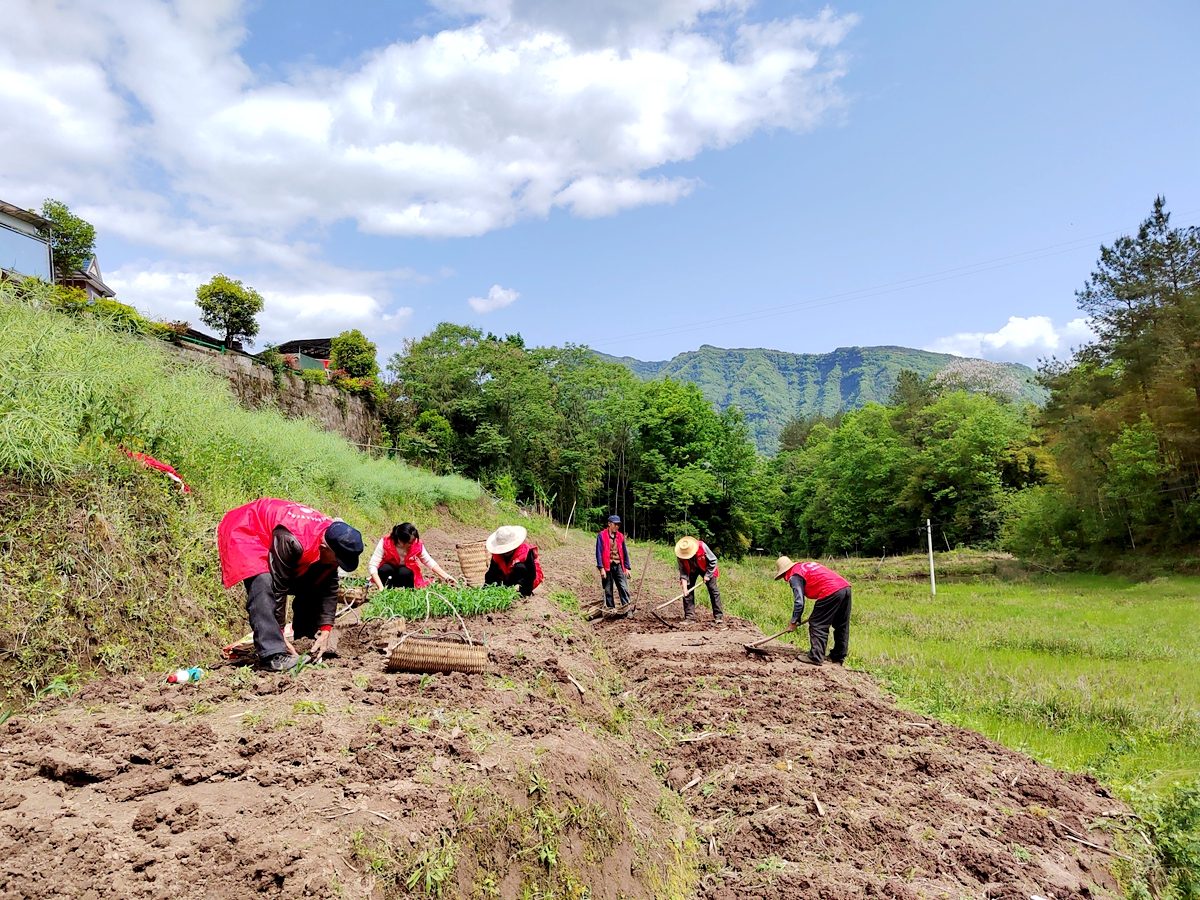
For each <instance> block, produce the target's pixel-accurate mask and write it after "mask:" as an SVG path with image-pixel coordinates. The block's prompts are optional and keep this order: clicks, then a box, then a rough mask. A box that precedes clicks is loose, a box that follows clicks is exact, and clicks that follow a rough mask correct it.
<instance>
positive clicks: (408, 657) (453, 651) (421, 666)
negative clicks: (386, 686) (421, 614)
mask: <svg viewBox="0 0 1200 900" xmlns="http://www.w3.org/2000/svg"><path fill="white" fill-rule="evenodd" d="M487 658H488V652H487V647H484V646H481V645H479V644H472V643H470V642H469V641H468V640H467V639H466V638H464V637H463V636H462V635H461V634H455V633H453V632H451V633H448V634H439V635H425V634H406V635H404V637H402V638H401V639H400V643H398V644H397V645H396V646H394V647H393V648H392V651H391V653H389V654H388V665H387V667H388V671H389V672H420V673H423V674H443V673H446V672H466V673H467V674H468V675H479V674H481V673H482V672H483V671H484V670H485V669H486V668H487Z"/></svg>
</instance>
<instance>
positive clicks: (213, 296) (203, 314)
mask: <svg viewBox="0 0 1200 900" xmlns="http://www.w3.org/2000/svg"><path fill="white" fill-rule="evenodd" d="M196 306H198V307H200V318H201V319H202V320H203V321H204V324H205V325H208V326H209V327H210V328H215V329H217V331H219V332H221V333H223V334H224V335H225V338H224V342H225V347H226V349H228V348H230V347H232V346H233V342H234V339H235V338H239V337H245V338H252V337H254V336H255V335H256V334H258V321H257V320H256V319H255V316H257V315H258V314H259V313H260V312H262V308H263V298H262V295H261V294H259V292H258V291H256V290H255V289H254V288H252V287H246V286H245V285H244V284H242V283H241V282H240V281H238V280H237V279H235V278H229V277H227V276H225V275H214V276H213V279H212V281H210V282H208V283H207V284H202V285H200V287H198V288H196Z"/></svg>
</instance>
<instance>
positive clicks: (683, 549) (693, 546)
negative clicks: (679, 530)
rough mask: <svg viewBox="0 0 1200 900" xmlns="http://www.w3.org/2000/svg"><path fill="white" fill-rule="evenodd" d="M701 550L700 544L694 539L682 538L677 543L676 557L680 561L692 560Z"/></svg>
mask: <svg viewBox="0 0 1200 900" xmlns="http://www.w3.org/2000/svg"><path fill="white" fill-rule="evenodd" d="M699 549H700V542H699V541H698V540H696V539H695V538H694V537H682V538H680V539H679V540H678V541H676V543H675V555H676V556H678V557H679V558H680V559H691V558H692V557H693V556H695V555H696V552H697V551H698V550H699Z"/></svg>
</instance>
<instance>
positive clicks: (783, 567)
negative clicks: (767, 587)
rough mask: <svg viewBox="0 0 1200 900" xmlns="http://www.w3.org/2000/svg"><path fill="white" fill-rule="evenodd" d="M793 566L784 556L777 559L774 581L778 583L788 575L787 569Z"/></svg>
mask: <svg viewBox="0 0 1200 900" xmlns="http://www.w3.org/2000/svg"><path fill="white" fill-rule="evenodd" d="M794 565H795V563H794V562H792V561H791V560H790V559H788V558H787V557H786V556H781V557H779V559H777V560H775V580H776V581H778V580H779V579H780V578H782V577H783V576H784V575H786V574H787V573H788V569H790V568H791V567H792V566H794Z"/></svg>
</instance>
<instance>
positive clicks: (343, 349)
mask: <svg viewBox="0 0 1200 900" xmlns="http://www.w3.org/2000/svg"><path fill="white" fill-rule="evenodd" d="M329 365H330V367H331V368H333V369H342V370H343V371H344V372H345V373H346V374H347V375H349V376H350V377H351V378H374V377H375V376H376V375H378V374H379V364H378V363H376V362H375V345H374V344H372V343H371V342H370V341H368V340H367V338H366V336H365V335H364V334H363V333H362V332H361V331H359V330H358V329H357V328H352V329H351V330H350V331H343V332H342V333H341V334H339V335H338V336H337V337H335V338H334V339H333V340H332V341H331V342H330V345H329Z"/></svg>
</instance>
